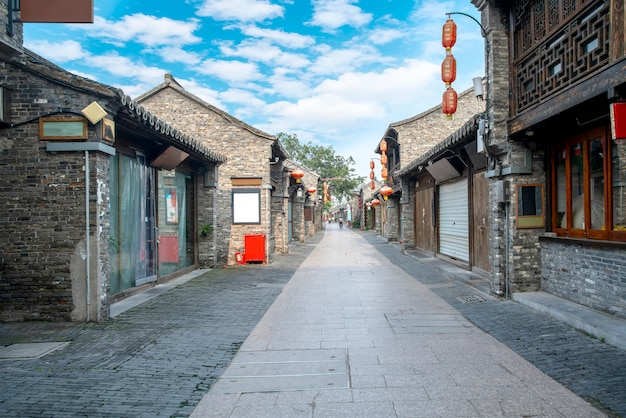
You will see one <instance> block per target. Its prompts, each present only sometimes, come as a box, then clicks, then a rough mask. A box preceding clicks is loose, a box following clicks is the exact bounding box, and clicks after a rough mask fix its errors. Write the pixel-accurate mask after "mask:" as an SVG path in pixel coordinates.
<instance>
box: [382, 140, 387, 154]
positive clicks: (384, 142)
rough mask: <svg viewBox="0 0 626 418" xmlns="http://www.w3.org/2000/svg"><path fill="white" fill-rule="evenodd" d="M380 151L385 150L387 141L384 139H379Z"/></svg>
mask: <svg viewBox="0 0 626 418" xmlns="http://www.w3.org/2000/svg"><path fill="white" fill-rule="evenodd" d="M380 151H381V152H383V153H385V152H387V141H385V140H384V139H383V140H382V141H380Z"/></svg>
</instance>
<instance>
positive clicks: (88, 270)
mask: <svg viewBox="0 0 626 418" xmlns="http://www.w3.org/2000/svg"><path fill="white" fill-rule="evenodd" d="M90 182H91V179H90V176H89V151H87V150H85V255H86V257H87V258H86V259H85V269H86V273H87V274H86V280H87V290H86V292H87V322H90V321H91V263H90V258H91V251H90V248H89V247H90V245H89V223H90V220H89V185H90Z"/></svg>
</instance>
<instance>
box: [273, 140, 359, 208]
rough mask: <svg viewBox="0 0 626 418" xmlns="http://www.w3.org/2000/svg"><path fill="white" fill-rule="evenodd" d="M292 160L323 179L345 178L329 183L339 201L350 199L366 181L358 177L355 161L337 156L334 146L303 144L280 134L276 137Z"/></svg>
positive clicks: (333, 194)
mask: <svg viewBox="0 0 626 418" xmlns="http://www.w3.org/2000/svg"><path fill="white" fill-rule="evenodd" d="M276 137H277V138H278V140H279V141H280V143H281V144H283V146H284V147H285V149H286V150H287V152H289V154H291V158H292V159H293V160H294V161H295V162H296V163H298V164H301V165H303V166H305V167H306V168H308V169H309V170H311V171H313V172H315V173H317V174H319V176H320V177H321V178H343V179H344V180H332V181H328V184H330V186H331V196H332V197H334V198H336V199H337V200H338V201H340V202H341V201H342V200H343V199H344V198H346V199H349V198H350V195H351V192H352V191H355V190H357V188H358V187H359V185H360V184H362V183H363V182H364V181H365V178H364V177H359V176H357V175H356V171H355V169H354V167H353V166H354V165H356V163H355V161H354V159H353V158H352V157H351V156H350V157H347V158H346V157H343V156H341V155H337V154H336V152H335V150H334V149H333V147H332V146H328V147H322V146H321V145H313V144H312V143H311V142H308V143H306V144H301V143H300V141H299V140H298V137H297V136H296V135H295V134H287V133H284V132H280V133H278V134H277V135H276Z"/></svg>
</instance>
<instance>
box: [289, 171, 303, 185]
mask: <svg viewBox="0 0 626 418" xmlns="http://www.w3.org/2000/svg"><path fill="white" fill-rule="evenodd" d="M291 177H293V178H294V179H296V183H300V179H301V178H302V177H304V171H302V170H300V169H299V168H296V169H295V170H293V171H292V172H291Z"/></svg>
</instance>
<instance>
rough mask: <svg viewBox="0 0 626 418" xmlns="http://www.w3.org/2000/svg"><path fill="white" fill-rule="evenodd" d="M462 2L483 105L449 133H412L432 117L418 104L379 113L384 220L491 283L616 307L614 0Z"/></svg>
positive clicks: (620, 140)
mask: <svg viewBox="0 0 626 418" xmlns="http://www.w3.org/2000/svg"><path fill="white" fill-rule="evenodd" d="M472 3H473V4H474V5H475V6H476V8H477V9H478V10H479V11H480V12H481V17H482V18H481V24H480V26H481V27H480V28H478V27H477V31H478V30H480V31H481V33H482V34H483V36H485V41H484V42H485V57H486V59H485V78H484V83H485V89H484V91H485V93H486V95H485V99H486V100H485V102H484V104H485V108H484V110H481V111H480V112H476V115H473V114H460V115H459V114H458V112H457V115H458V118H459V121H462V124H461V125H457V126H456V127H455V128H454V130H453V131H451V132H435V133H434V134H433V135H424V134H423V133H419V132H416V133H413V132H412V129H413V128H419V127H420V126H423V127H424V128H425V130H424V132H429V131H433V130H434V127H436V126H438V125H443V123H442V122H441V121H439V122H437V121H435V123H432V122H433V121H432V120H431V117H430V116H429V112H425V113H423V114H420V115H417V116H416V117H415V118H412V119H409V120H408V121H409V123H407V124H404V125H406V126H395V124H391V125H390V127H389V129H388V130H387V132H386V133H385V135H384V137H390V138H391V144H392V148H393V147H394V146H397V148H398V151H393V150H392V151H391V152H392V155H396V154H397V156H398V158H395V159H391V161H390V164H396V165H395V166H390V171H391V172H392V173H394V174H393V178H392V180H391V184H393V189H394V193H393V195H392V197H391V198H390V199H395V201H397V202H399V203H400V206H401V207H402V209H400V210H397V208H396V205H395V204H393V205H390V204H388V205H387V220H386V222H387V224H388V226H387V227H386V228H383V229H382V230H381V232H382V233H383V234H384V235H385V236H386V237H387V238H388V239H400V240H402V242H403V244H404V245H405V247H407V248H416V249H418V250H423V251H426V252H428V253H432V254H435V255H437V256H438V257H446V258H448V259H449V261H451V262H454V263H456V264H458V265H461V266H464V267H466V268H468V269H471V270H473V271H475V272H477V273H479V274H482V275H484V276H486V277H488V278H489V279H490V281H491V292H492V293H493V294H495V295H498V296H502V297H504V296H506V295H509V294H511V293H513V292H524V291H545V292H549V293H551V294H554V295H557V296H559V297H562V298H564V299H567V300H570V301H573V302H576V303H579V304H582V305H585V306H588V307H591V308H593V309H596V310H599V311H602V312H605V313H608V314H611V315H615V316H618V317H621V318H626V270H625V269H624V265H625V263H626V226H625V225H626V216H625V215H624V211H623V202H625V201H626V200H625V196H626V194H624V187H626V186H625V185H626V182H625V181H624V179H625V178H626V175H625V174H624V173H626V169H625V168H624V167H625V166H626V160H625V157H624V156H625V155H626V152H624V150H625V149H626V148H625V145H624V144H625V142H626V129H624V126H626V110H625V109H626V60H625V55H626V41H625V40H624V39H625V38H624V29H625V19H624V8H623V7H624V6H623V2H621V1H618V2H606V1H601V0H597V1H591V2H583V1H573V2H567V7H566V5H565V3H566V2H563V1H554V2H549V3H546V2H543V1H541V0H534V1H514V2H508V1H506V2H505V1H499V0H474V1H472ZM443 23H444V22H443V21H442V24H443ZM464 109H465V107H464V106H463V105H462V104H461V100H459V110H461V112H463V110H464ZM406 128H411V130H409V131H407V129H406ZM402 129H404V131H402ZM377 151H379V149H378V148H377ZM388 153H389V151H388ZM457 186H458V187H457ZM459 196H461V198H459ZM446 207H448V208H454V209H455V210H454V211H449V210H447V209H446ZM394 216H397V217H398V219H399V220H398V221H397V222H396V221H394V220H393V217H394ZM396 236H398V237H399V238H396ZM459 243H462V245H459Z"/></svg>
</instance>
